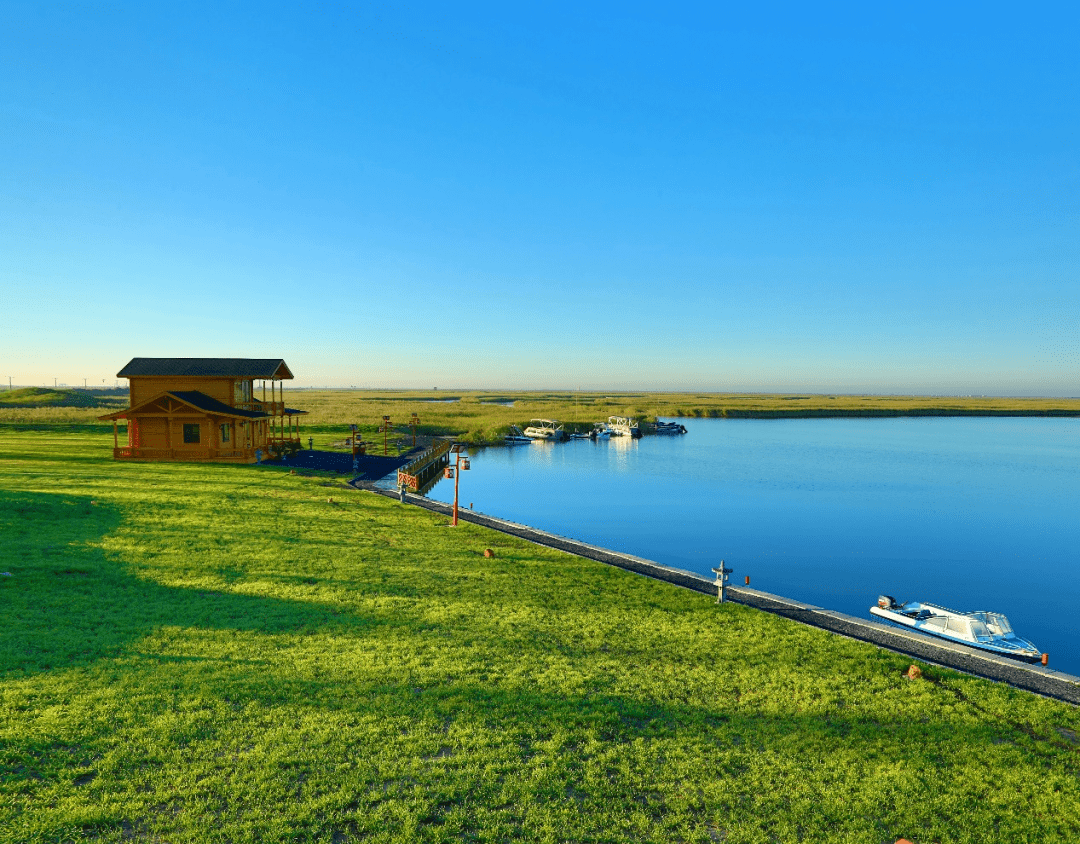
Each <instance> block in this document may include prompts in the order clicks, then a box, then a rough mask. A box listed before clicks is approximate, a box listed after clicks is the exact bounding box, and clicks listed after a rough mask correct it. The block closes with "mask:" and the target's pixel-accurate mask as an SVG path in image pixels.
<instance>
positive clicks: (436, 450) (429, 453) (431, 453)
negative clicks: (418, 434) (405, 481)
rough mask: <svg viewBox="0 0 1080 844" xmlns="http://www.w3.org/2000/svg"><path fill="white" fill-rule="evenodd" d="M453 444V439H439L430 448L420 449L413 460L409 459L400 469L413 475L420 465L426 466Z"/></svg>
mask: <svg viewBox="0 0 1080 844" xmlns="http://www.w3.org/2000/svg"><path fill="white" fill-rule="evenodd" d="M453 444H454V441H453V440H441V441H440V442H437V443H435V445H433V446H431V448H428V449H426V450H425V451H422V452H421V453H420V454H419V455H417V457H416V458H415V459H414V460H411V461H409V463H408V464H406V465H405V466H402V467H401V471H402V472H404V473H405V474H406V475H415V474H416V470H417V469H419V468H421V467H422V466H426V465H427V464H428V463H430V462H431V461H433V460H435V459H437V458H439V457H442V456H443V455H444V454H445V453H446V452H448V451H449V450H450V446H452V445H453Z"/></svg>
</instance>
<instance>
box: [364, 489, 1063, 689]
mask: <svg viewBox="0 0 1080 844" xmlns="http://www.w3.org/2000/svg"><path fill="white" fill-rule="evenodd" d="M358 480H359V479H358ZM352 486H353V488H355V489H360V490H367V491H370V492H374V493H376V494H378V495H381V496H383V497H385V498H391V499H398V498H399V494H398V493H396V492H394V491H392V490H387V489H382V488H378V487H376V486H374V484H371V483H365V482H363V481H360V482H359V483H357V482H355V481H354V482H353V483H352ZM405 500H406V503H408V504H412V505H415V506H418V507H422V508H424V509H425V510H430V511H433V512H436V513H440V514H443V515H450V512H451V510H452V508H451V506H450V505H448V504H443V503H442V502H439V501H433V500H431V499H429V498H426V497H425V496H422V495H415V494H413V493H407V494H406V496H405ZM458 519H459V520H461V521H466V522H470V523H472V524H476V525H479V526H481V527H487V528H490V529H492V530H495V531H498V532H500V533H505V534H507V535H509V536H516V537H518V538H519V539H525V540H526V541H528V542H533V543H535V544H537V545H542V546H545V547H548V548H554V549H557V550H560V551H565V552H566V553H568V554H573V555H575V556H578V557H584V558H586V559H590V560H594V561H596V562H600V563H604V564H605V565H610V566H614V567H616V568H621V569H624V570H625V571H630V572H633V573H635V574H640V575H643V576H645V577H650V578H652V579H654V580H659V581H663V582H665V583H670V584H673V585H675V586H679V587H682V588H684V589H690V590H692V591H695V592H700V593H702V594H706V595H712V596H715V595H716V585H715V582H714V581H713V580H711V579H710V578H708V577H705V576H704V575H700V574H696V573H695V572H691V571H686V570H685V569H679V568H675V567H673V566H666V565H663V564H661V563H657V562H655V561H653V560H647V559H644V558H642V557H635V556H633V555H631V554H623V553H620V552H618V551H612V550H611V549H608V548H602V547H600V546H596V545H590V544H588V543H585V542H579V541H578V540H575V539H568V538H567V537H563V536H558V535H556V534H553V533H548V532H546V531H542V530H539V529H537V528H532V527H529V526H528V525H522V524H518V523H516V522H510V521H506V520H505V519H500V518H498V517H495V516H488V515H485V514H483V513H478V512H476V511H474V510H467V509H462V508H460V507H459V508H458ZM725 593H726V594H727V596H728V600H730V601H731V602H732V603H737V604H742V605H744V606H749V607H754V608H755V609H759V610H763V611H764V612H769V613H772V614H774V615H780V616H783V617H784V618H788V619H791V620H792V621H797V622H799V623H800V624H806V625H808V626H811V627H816V628H818V629H820V630H825V631H827V632H830V633H834V634H837V635H840V636H844V637H846V638H849V639H855V640H858V641H861V642H866V643H868V644H872V645H876V646H878V647H880V648H884V649H886V650H889V651H893V652H894V653H899V654H903V655H904V656H910V657H913V658H915V659H920V660H922V661H924V662H929V663H932V664H935V665H939V666H942V667H945V668H950V669H953V670H956V671H960V672H963V673H965V674H970V675H973V676H976V677H981V678H983V679H986V680H993V681H995V682H1000V683H1006V684H1008V685H1010V686H1014V687H1015V688H1018V689H1022V690H1024V691H1029V692H1034V693H1036V694H1039V695H1043V696H1045V697H1049V698H1053V699H1055V700H1060V701H1064V702H1066V703H1071V704H1073V705H1080V677H1076V676H1073V675H1071V674H1066V673H1064V672H1061V671H1055V670H1054V669H1052V668H1048V667H1043V666H1041V665H1028V664H1026V663H1022V662H1017V661H1015V660H1011V659H1008V658H1007V657H1002V656H997V655H995V654H991V653H987V652H984V651H980V650H977V649H975V648H971V647H968V646H966V645H961V644H959V643H952V642H945V641H941V642H938V641H936V640H933V639H930V638H928V637H925V636H921V635H919V634H917V633H914V632H910V631H907V630H903V629H901V628H897V627H893V626H891V625H887V624H885V623H884V622H877V621H870V620H867V619H862V618H857V617H855V616H850V615H847V614H845V613H841V612H836V611H834V610H829V609H825V608H822V607H816V606H814V605H812V604H806V603H802V602H800V601H795V600H792V599H789V598H785V597H783V596H780V595H773V594H771V593H769V592H762V591H760V590H757V589H752V588H750V587H747V586H728V587H727V588H726V589H725Z"/></svg>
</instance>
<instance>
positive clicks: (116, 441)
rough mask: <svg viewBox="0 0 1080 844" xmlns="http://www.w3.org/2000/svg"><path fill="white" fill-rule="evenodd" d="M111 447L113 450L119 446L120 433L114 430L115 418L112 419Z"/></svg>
mask: <svg viewBox="0 0 1080 844" xmlns="http://www.w3.org/2000/svg"><path fill="white" fill-rule="evenodd" d="M112 447H113V450H114V451H115V450H116V449H118V448H120V433H119V432H118V431H117V430H116V420H115V419H114V420H113V421H112Z"/></svg>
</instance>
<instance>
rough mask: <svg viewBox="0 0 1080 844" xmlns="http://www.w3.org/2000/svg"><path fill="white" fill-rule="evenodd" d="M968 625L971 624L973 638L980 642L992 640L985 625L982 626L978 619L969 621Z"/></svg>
mask: <svg viewBox="0 0 1080 844" xmlns="http://www.w3.org/2000/svg"><path fill="white" fill-rule="evenodd" d="M969 624H971V635H972V636H974V637H975V638H976V639H978V640H979V641H980V642H989V641H990V639H991V638H992V637H991V636H990V631H989V630H988V629H987V627H986V625H985V624H983V623H982V622H981V621H979V619H977V618H973V619H971V620H970V621H969Z"/></svg>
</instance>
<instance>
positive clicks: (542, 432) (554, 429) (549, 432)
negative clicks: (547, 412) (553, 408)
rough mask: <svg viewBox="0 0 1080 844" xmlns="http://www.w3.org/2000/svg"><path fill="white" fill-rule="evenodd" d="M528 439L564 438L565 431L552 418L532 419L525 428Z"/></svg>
mask: <svg viewBox="0 0 1080 844" xmlns="http://www.w3.org/2000/svg"><path fill="white" fill-rule="evenodd" d="M524 433H525V436H526V437H528V438H529V439H530V440H565V439H566V431H564V430H563V427H562V425H560V424H559V423H558V422H556V421H555V420H554V419H533V420H531V421H530V422H529V427H527V428H526V429H525V432H524Z"/></svg>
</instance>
